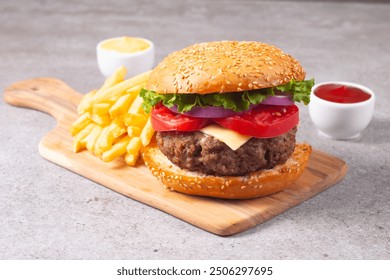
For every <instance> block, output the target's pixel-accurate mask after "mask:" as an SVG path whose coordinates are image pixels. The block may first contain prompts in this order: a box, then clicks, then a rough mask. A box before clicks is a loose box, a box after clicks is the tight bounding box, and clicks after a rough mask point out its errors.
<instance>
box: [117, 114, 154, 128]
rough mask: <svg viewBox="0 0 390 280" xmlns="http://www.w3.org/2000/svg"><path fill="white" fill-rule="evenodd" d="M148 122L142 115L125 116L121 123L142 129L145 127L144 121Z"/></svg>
mask: <svg viewBox="0 0 390 280" xmlns="http://www.w3.org/2000/svg"><path fill="white" fill-rule="evenodd" d="M147 120H148V117H147V116H145V115H144V114H138V113H137V114H126V115H125V116H124V118H123V121H124V123H125V125H126V126H138V127H143V126H145V123H146V121H147Z"/></svg>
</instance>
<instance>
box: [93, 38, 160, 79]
mask: <svg viewBox="0 0 390 280" xmlns="http://www.w3.org/2000/svg"><path fill="white" fill-rule="evenodd" d="M112 39H116V38H110V39H107V40H104V41H101V42H99V43H98V44H97V46H96V53H97V63H98V66H99V70H100V72H101V73H102V74H103V76H105V77H109V76H110V75H111V74H112V73H114V71H115V70H116V69H118V68H119V67H120V66H125V67H126V69H127V77H132V76H135V75H137V74H140V73H143V72H145V71H148V70H150V69H152V67H153V63H154V44H153V42H152V41H150V40H147V39H144V38H137V39H141V40H144V41H146V42H147V43H148V44H149V47H148V48H147V49H145V50H142V51H138V52H134V53H122V52H117V51H114V50H107V49H104V48H102V47H101V46H102V44H103V43H104V42H106V41H108V40H112Z"/></svg>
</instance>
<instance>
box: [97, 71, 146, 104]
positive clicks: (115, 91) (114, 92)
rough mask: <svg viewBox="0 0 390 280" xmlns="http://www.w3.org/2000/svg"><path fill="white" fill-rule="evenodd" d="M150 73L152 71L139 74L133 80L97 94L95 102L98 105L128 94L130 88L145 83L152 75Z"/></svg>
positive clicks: (125, 81)
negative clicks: (125, 93)
mask: <svg viewBox="0 0 390 280" xmlns="http://www.w3.org/2000/svg"><path fill="white" fill-rule="evenodd" d="M150 72H151V71H147V72H145V73H142V74H139V75H137V76H135V77H133V78H130V79H127V80H124V81H123V82H120V83H118V84H116V85H114V86H112V87H109V88H107V89H105V90H102V91H99V92H97V93H96V95H95V98H94V101H95V102H97V103H98V102H101V101H104V100H107V99H110V98H112V97H119V96H120V95H122V94H123V93H124V92H126V90H128V89H129V88H132V87H135V86H137V85H139V84H142V83H145V81H146V80H147V78H148V77H149V75H150Z"/></svg>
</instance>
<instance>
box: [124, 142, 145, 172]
mask: <svg viewBox="0 0 390 280" xmlns="http://www.w3.org/2000/svg"><path fill="white" fill-rule="evenodd" d="M141 145H142V143H141V138H140V137H133V138H131V139H130V141H129V144H128V145H127V147H126V150H127V154H126V156H125V161H126V163H127V164H128V165H130V166H134V165H135V163H136V162H137V160H138V157H139V151H140V149H141Z"/></svg>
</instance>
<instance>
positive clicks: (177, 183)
mask: <svg viewBox="0 0 390 280" xmlns="http://www.w3.org/2000/svg"><path fill="white" fill-rule="evenodd" d="M313 85H314V80H305V71H304V70H303V68H302V66H301V65H300V63H299V62H298V61H297V60H296V59H295V58H293V57H292V56H290V55H288V54H286V53H284V52H283V51H281V50H280V49H278V48H276V47H274V46H270V45H267V44H264V43H260V42H236V41H222V42H208V43H201V44H196V45H192V46H189V47H187V48H185V49H182V50H179V51H176V52H174V53H172V54H170V55H169V56H167V57H166V58H165V59H164V60H163V61H161V62H160V63H159V64H158V65H157V67H156V68H155V69H154V70H153V71H152V73H151V75H150V78H149V80H148V82H147V85H146V88H145V89H143V90H142V91H141V93H140V95H141V96H142V98H143V99H144V104H143V108H144V110H145V111H146V112H151V123H152V126H153V128H154V129H155V130H156V131H157V134H156V140H155V142H154V143H152V145H150V146H149V147H147V148H146V149H145V151H144V154H143V158H144V161H145V163H146V165H147V166H148V167H149V169H150V171H151V172H152V174H153V175H155V176H156V177H157V178H158V179H159V180H160V181H161V182H162V183H163V184H164V185H165V186H166V187H167V188H169V189H172V190H176V191H179V192H183V193H187V194H192V195H201V196H211V197H219V198H229V199H242V198H254V197H259V196H264V195H268V194H271V193H275V192H278V191H281V190H283V189H285V188H287V187H288V186H289V185H291V183H293V182H294V181H295V180H296V179H297V178H298V177H299V176H300V175H301V174H302V172H303V171H304V169H305V167H306V165H307V162H308V159H309V156H310V152H311V147H310V145H308V144H297V143H296V141H295V135H296V132H297V126H298V123H299V109H298V107H297V106H296V105H295V102H302V103H304V104H306V105H307V104H308V103H309V101H310V92H311V88H312V86H313Z"/></svg>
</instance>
